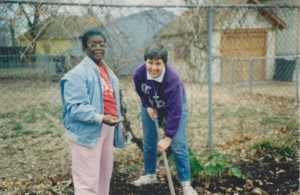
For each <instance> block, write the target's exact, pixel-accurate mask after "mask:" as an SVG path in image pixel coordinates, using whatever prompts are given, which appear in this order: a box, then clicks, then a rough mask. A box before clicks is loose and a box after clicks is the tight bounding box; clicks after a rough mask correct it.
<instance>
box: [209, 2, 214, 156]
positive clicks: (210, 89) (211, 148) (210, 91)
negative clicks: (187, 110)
mask: <svg viewBox="0 0 300 195" xmlns="http://www.w3.org/2000/svg"><path fill="white" fill-rule="evenodd" d="M208 94H209V98H208V101H209V149H210V150H211V151H212V150H213V128H212V7H209V8H208Z"/></svg>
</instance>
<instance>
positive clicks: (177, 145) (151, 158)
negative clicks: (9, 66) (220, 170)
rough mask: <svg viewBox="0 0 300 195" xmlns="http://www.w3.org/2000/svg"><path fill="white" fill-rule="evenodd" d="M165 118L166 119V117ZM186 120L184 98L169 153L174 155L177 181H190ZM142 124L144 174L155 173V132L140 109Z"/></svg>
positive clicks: (186, 113)
mask: <svg viewBox="0 0 300 195" xmlns="http://www.w3.org/2000/svg"><path fill="white" fill-rule="evenodd" d="M165 117H168V116H167V115H166V116H165ZM187 119H188V105H187V101H186V97H184V98H183V107H182V116H181V120H180V126H179V129H178V131H177V133H176V135H175V137H173V139H172V143H171V151H172V153H173V155H174V161H175V165H176V169H177V172H178V178H179V181H190V176H191V173H190V158H189V153H188V149H187V145H186V134H185V129H186V124H187ZM142 124H143V142H144V143H143V149H144V167H145V172H146V174H153V173H155V172H156V162H157V152H158V151H157V142H158V138H157V131H156V128H155V123H154V121H152V119H151V118H150V117H149V115H148V112H147V110H146V108H143V107H142Z"/></svg>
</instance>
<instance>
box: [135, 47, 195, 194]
mask: <svg viewBox="0 0 300 195" xmlns="http://www.w3.org/2000/svg"><path fill="white" fill-rule="evenodd" d="M144 59H145V62H146V63H145V64H143V65H141V66H139V67H138V68H137V69H136V71H135V73H134V76H133V80H134V84H135V90H136V92H137V93H138V95H139V97H140V99H141V102H142V109H141V115H142V124H143V143H144V145H143V150H144V168H145V172H146V175H144V176H141V177H140V178H139V179H137V180H135V181H134V182H133V184H134V185H136V186H141V185H146V184H152V183H157V182H158V181H157V177H156V174H155V173H156V161H157V153H158V150H159V151H160V152H162V151H164V150H166V149H167V148H169V147H171V151H172V152H173V154H174V161H175V165H176V168H177V172H178V178H179V180H180V182H181V184H182V187H183V194H184V195H196V194H197V193H196V192H195V190H194V189H193V188H192V186H191V184H190V161H189V153H188V149H187V144H186V133H185V129H186V124H187V119H188V104H187V98H186V92H185V88H184V85H183V82H182V80H181V79H180V78H179V75H178V74H177V73H176V71H175V70H174V69H173V68H172V67H171V66H170V65H169V64H167V60H168V52H167V50H166V49H165V48H164V46H163V45H161V44H158V43H156V44H153V45H151V46H149V47H148V48H146V50H145V53H144ZM156 117H157V118H158V121H159V123H160V124H165V125H164V126H165V129H164V133H165V135H164V137H163V138H162V139H161V140H159V141H158V143H157V132H156V128H155V123H154V119H155V118H156Z"/></svg>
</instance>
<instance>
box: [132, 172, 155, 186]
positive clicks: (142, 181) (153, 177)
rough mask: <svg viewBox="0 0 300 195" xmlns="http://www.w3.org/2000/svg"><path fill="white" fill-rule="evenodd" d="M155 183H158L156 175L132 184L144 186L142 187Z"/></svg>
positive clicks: (141, 178) (144, 177)
mask: <svg viewBox="0 0 300 195" xmlns="http://www.w3.org/2000/svg"><path fill="white" fill-rule="evenodd" d="M154 183H158V180H157V177H156V174H151V175H150V174H147V175H143V176H141V177H140V178H139V179H137V180H135V181H134V182H132V184H133V185H135V186H142V185H148V184H154Z"/></svg>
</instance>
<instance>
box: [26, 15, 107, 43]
mask: <svg viewBox="0 0 300 195" xmlns="http://www.w3.org/2000/svg"><path fill="white" fill-rule="evenodd" d="M101 25H102V22H101V21H100V20H99V19H98V18H95V17H93V16H74V15H73V16H72V15H71V16H70V15H68V16H65V15H58V16H52V17H49V18H47V19H45V20H44V21H42V22H41V23H40V24H39V26H38V38H37V39H40V38H56V39H72V38H78V37H80V36H82V34H83V33H84V32H85V31H86V30H88V29H90V28H96V27H100V26H101ZM29 33H30V30H28V31H27V32H26V33H24V34H23V35H21V36H26V37H28V36H29Z"/></svg>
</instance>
